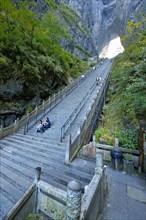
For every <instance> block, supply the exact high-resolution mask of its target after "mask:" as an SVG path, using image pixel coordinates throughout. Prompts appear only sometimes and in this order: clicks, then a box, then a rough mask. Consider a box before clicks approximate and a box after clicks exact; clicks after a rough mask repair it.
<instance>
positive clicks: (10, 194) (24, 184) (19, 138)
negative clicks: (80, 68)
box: [0, 61, 111, 220]
mask: <svg viewBox="0 0 146 220" xmlns="http://www.w3.org/2000/svg"><path fill="white" fill-rule="evenodd" d="M110 65H111V64H110V62H108V61H106V62H105V64H104V65H103V66H100V67H99V68H98V69H96V70H94V71H93V72H92V74H91V75H90V76H88V78H87V79H86V80H85V81H84V82H83V83H82V84H81V85H80V86H79V87H77V88H76V89H75V90H74V91H73V92H71V93H70V94H69V95H68V96H67V97H66V98H65V99H63V100H62V101H61V102H60V103H59V104H58V105H57V106H56V107H55V108H54V109H52V110H51V112H50V113H49V115H46V116H47V117H49V118H50V120H51V123H52V126H51V128H49V129H47V130H46V131H45V132H44V133H42V134H41V133H37V132H36V128H35V126H34V127H32V128H31V129H30V130H29V132H28V133H26V135H24V134H23V128H22V129H20V130H19V131H18V132H17V133H15V134H13V135H10V136H7V137H5V138H3V139H1V140H0V157H1V159H0V166H1V169H0V175H1V176H0V204H1V209H0V220H1V219H3V218H4V216H5V215H6V214H7V212H8V211H9V210H10V209H11V208H12V207H13V206H14V204H16V202H17V201H18V200H19V199H20V198H21V197H22V196H23V194H24V193H25V192H26V190H27V189H28V188H29V187H30V185H31V184H32V182H33V181H34V177H35V168H36V167H41V168H42V175H41V179H42V180H44V181H46V182H47V183H49V184H51V185H53V186H55V187H57V188H59V189H62V190H64V191H66V187H67V184H68V183H69V182H70V181H72V180H77V181H79V182H80V183H81V184H82V188H84V187H85V186H86V185H88V184H89V183H90V181H91V179H92V177H93V175H94V170H95V161H88V160H84V159H82V158H76V159H75V160H74V161H73V162H72V163H70V164H65V163H64V161H65V150H66V146H67V145H68V144H69V132H68V133H67V134H66V136H65V139H64V140H63V142H60V135H61V126H62V125H63V124H64V122H65V121H66V120H67V118H68V117H69V116H70V115H71V113H72V112H73V110H74V109H75V108H76V107H77V105H78V103H79V102H80V101H81V100H82V98H83V97H84V95H85V94H86V93H87V92H88V91H89V90H90V88H91V87H92V86H93V84H94V83H95V80H96V77H97V75H98V74H100V73H101V72H103V70H104V69H108V68H110ZM98 90H99V87H98V86H96V87H95V89H94V90H93V91H92V93H91V94H90V96H89V98H88V102H86V103H85V105H84V107H83V108H82V110H81V112H80V114H79V115H78V117H77V118H76V119H75V121H74V123H73V124H72V126H71V129H70V130H72V134H73V135H74V134H75V133H77V132H78V128H79V126H80V124H81V123H82V121H83V120H84V118H85V117H86V111H87V109H88V108H89V107H90V103H92V101H93V99H94V97H95V96H96V95H97V92H98ZM43 121H45V119H43Z"/></svg>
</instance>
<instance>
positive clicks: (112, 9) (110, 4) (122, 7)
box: [63, 0, 146, 55]
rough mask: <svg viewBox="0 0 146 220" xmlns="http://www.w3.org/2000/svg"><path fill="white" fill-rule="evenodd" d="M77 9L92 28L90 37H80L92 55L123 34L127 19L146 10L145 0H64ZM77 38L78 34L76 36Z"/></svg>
mask: <svg viewBox="0 0 146 220" xmlns="http://www.w3.org/2000/svg"><path fill="white" fill-rule="evenodd" d="M63 1H64V2H65V3H67V4H69V5H70V6H72V7H73V8H74V9H76V10H77V11H78V12H79V13H80V15H81V17H82V18H83V20H84V21H85V23H86V25H87V27H88V28H89V30H90V34H89V38H82V39H81V38H79V43H81V44H82V45H83V46H84V47H85V49H87V50H89V51H90V52H91V53H92V55H97V54H99V53H100V51H101V50H102V48H103V47H104V46H105V45H107V44H108V43H109V42H110V41H111V40H112V39H113V38H115V37H117V36H120V37H121V36H123V34H125V30H126V24H127V21H128V20H130V19H136V16H137V14H138V13H140V12H141V11H142V10H144V9H145V10H146V1H145V0H88V1H87V0H63ZM74 37H75V38H77V39H76V40H77V41H78V36H74Z"/></svg>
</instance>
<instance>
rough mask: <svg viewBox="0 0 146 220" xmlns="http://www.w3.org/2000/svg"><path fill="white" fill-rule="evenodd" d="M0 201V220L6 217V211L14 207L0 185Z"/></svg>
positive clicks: (13, 203)
mask: <svg viewBox="0 0 146 220" xmlns="http://www.w3.org/2000/svg"><path fill="white" fill-rule="evenodd" d="M0 201H1V203H0V215H1V216H2V218H1V219H4V216H6V214H7V213H8V211H9V210H10V209H11V208H12V207H13V206H14V205H15V202H14V201H12V199H11V197H10V196H9V194H8V192H7V191H5V190H2V189H1V185H0Z"/></svg>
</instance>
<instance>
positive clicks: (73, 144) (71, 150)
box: [65, 73, 110, 163]
mask: <svg viewBox="0 0 146 220" xmlns="http://www.w3.org/2000/svg"><path fill="white" fill-rule="evenodd" d="M109 77H110V74H109V73H108V74H107V75H106V76H105V77H104V80H103V82H101V84H100V85H101V88H100V90H99V93H98V95H97V97H96V99H95V100H94V102H93V104H92V106H91V108H90V111H89V112H88V114H87V115H86V119H85V120H84V122H83V124H82V125H81V126H80V130H79V132H78V134H76V136H75V137H72V134H70V140H69V144H68V145H67V148H66V155H65V162H66V163H69V162H71V161H72V160H73V158H74V157H75V155H76V153H77V152H78V150H79V148H80V147H81V145H82V144H83V142H84V140H85V137H86V133H87V130H88V128H89V127H90V129H91V131H92V129H93V127H94V124H95V120H97V118H98V117H99V115H100V111H101V108H102V105H103V103H104V100H105V94H106V90H107V88H108V82H109ZM93 119H94V121H93ZM91 121H93V124H92V123H91Z"/></svg>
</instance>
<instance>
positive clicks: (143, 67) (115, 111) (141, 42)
mask: <svg viewBox="0 0 146 220" xmlns="http://www.w3.org/2000/svg"><path fill="white" fill-rule="evenodd" d="M145 25H146V18H142V20H141V21H139V22H136V23H135V22H134V21H129V22H128V26H127V35H126V36H124V37H123V40H124V41H125V42H126V46H125V52H124V53H123V54H121V55H119V56H118V57H117V58H116V59H115V62H114V65H113V68H112V72H111V80H110V87H109V91H108V96H107V101H109V103H108V105H107V108H106V111H105V115H104V121H103V123H104V126H103V127H100V128H99V129H98V130H97V131H96V137H97V140H98V141H104V142H106V143H107V144H112V145H113V144H114V138H115V137H117V138H119V140H120V145H121V146H122V147H127V148H133V149H134V148H137V147H140V146H137V129H138V128H139V120H140V119H141V118H142V119H143V120H144V118H146V28H145ZM103 123H102V124H103Z"/></svg>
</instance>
